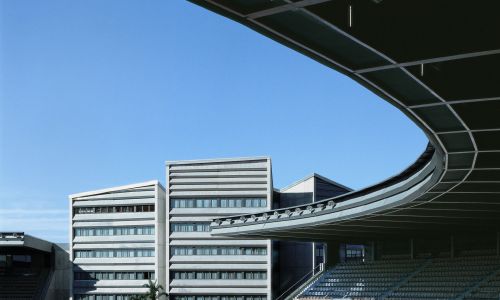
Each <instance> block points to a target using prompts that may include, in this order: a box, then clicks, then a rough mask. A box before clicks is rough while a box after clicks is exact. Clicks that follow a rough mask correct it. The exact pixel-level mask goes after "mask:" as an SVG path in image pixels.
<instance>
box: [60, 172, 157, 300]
mask: <svg viewBox="0 0 500 300" xmlns="http://www.w3.org/2000/svg"><path fill="white" fill-rule="evenodd" d="M69 200H70V223H71V224H70V229H71V230H70V260H71V261H72V263H73V272H72V273H71V276H72V280H71V282H72V284H71V286H70V289H71V292H70V294H71V299H89V300H97V299H106V300H110V299H112V300H126V299H128V298H129V297H130V296H131V295H135V294H140V293H144V292H146V290H147V289H146V288H144V287H143V285H144V284H146V283H147V282H148V279H153V280H155V279H156V280H157V281H158V282H159V283H160V284H162V285H163V286H165V273H166V269H165V236H166V235H165V212H166V210H165V190H164V188H163V187H162V186H161V185H160V183H159V182H158V181H148V182H144V183H138V184H131V185H126V186H120V187H114V188H110V189H103V190H97V191H92V192H85V193H80V194H74V195H70V196H69Z"/></svg>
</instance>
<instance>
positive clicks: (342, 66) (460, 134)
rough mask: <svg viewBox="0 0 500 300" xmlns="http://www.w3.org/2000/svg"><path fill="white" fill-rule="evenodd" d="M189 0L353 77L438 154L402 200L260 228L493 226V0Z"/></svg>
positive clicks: (496, 120) (497, 116) (498, 124)
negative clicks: (438, 163) (426, 182)
mask: <svg viewBox="0 0 500 300" xmlns="http://www.w3.org/2000/svg"><path fill="white" fill-rule="evenodd" d="M192 2H195V3H197V4H199V5H201V6H204V7H205V8H208V9H210V10H213V11H215V12H217V13H219V14H222V15H224V16H227V17H229V18H231V19H233V20H235V21H237V22H240V23H242V24H244V25H246V26H248V27H250V28H252V29H254V30H256V31H258V32H260V33H262V34H264V35H266V36H268V37H270V38H272V39H274V40H276V41H278V42H280V43H282V44H284V45H286V46H288V47H290V48H292V49H294V50H297V51H299V52H301V53H303V54H305V55H307V56H309V57H311V58H313V59H314V60H317V61H318V62H320V63H322V64H325V65H327V66H329V67H331V68H333V69H335V70H337V71H339V72H341V73H343V74H346V75H347V76H349V77H351V78H352V79H354V80H356V81H357V82H359V83H360V84H362V85H363V86H365V87H366V88H368V89H370V90H371V91H373V92H375V93H376V94H378V95H379V96H380V97H382V98H384V99H385V100H387V101H388V102H390V103H391V104H393V105H395V106H396V107H398V108H399V109H400V110H401V111H402V112H403V113H405V114H406V115H407V116H408V117H409V118H411V119H412V120H413V121H414V122H415V123H416V124H417V125H418V126H419V127H420V128H422V130H424V132H425V133H426V134H427V136H428V137H429V140H430V142H431V144H432V145H433V146H434V148H436V151H439V152H440V153H442V157H443V159H442V164H443V170H444V172H443V173H442V177H441V178H440V179H439V181H438V182H437V184H436V185H435V186H434V187H432V188H430V189H429V190H427V191H426V192H425V193H423V194H422V195H421V196H420V197H419V198H418V199H416V200H414V201H412V202H410V203H407V204H404V205H402V206H399V207H396V208H393V209H388V210H385V211H381V212H377V213H375V214H371V215H369V216H362V217H357V218H353V219H349V220H346V221H342V222H334V223H329V224H324V225H321V226H315V227H314V233H312V231H311V230H310V229H309V228H307V227H304V228H303V234H302V233H301V232H302V231H301V230H294V231H293V232H291V231H290V232H286V231H282V232H279V231H274V232H269V233H265V232H263V233H262V234H259V236H268V237H279V236H282V237H284V236H287V235H293V236H295V237H299V238H300V237H303V238H311V237H313V236H314V235H318V237H317V238H318V239H320V238H328V236H330V237H333V236H344V235H345V236H353V235H359V236H374V235H387V234H390V235H392V234H409V233H422V232H427V233H428V232H429V231H430V230H432V231H433V232H436V231H457V230H460V231H463V230H471V231H476V230H498V229H499V225H500V76H499V70H500V18H499V17H498V13H499V12H500V1H495V0H491V1H475V2H474V1H451V0H442V1H435V0H432V1H431V0H423V1H422V0H419V1H401V0H351V1H346V0H334V1H327V0H305V1H287V0H274V1H269V0H258V1H246V0H192ZM367 146H369V145H367ZM360 171H362V170H360Z"/></svg>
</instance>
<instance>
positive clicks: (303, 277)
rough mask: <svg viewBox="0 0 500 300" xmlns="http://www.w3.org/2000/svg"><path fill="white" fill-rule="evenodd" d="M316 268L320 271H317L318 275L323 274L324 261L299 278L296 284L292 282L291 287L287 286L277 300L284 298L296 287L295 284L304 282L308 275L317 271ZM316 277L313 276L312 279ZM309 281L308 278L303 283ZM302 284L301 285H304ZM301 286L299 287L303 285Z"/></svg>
mask: <svg viewBox="0 0 500 300" xmlns="http://www.w3.org/2000/svg"><path fill="white" fill-rule="evenodd" d="M316 269H319V271H320V272H319V273H317V275H319V274H321V273H322V272H323V271H324V263H320V264H319V265H317V266H316V267H314V268H313V269H312V270H311V271H309V272H307V274H305V275H304V276H302V277H301V278H300V279H299V280H297V281H296V282H295V283H294V284H292V285H291V286H290V287H289V288H287V289H286V290H285V291H284V292H283V293H281V295H279V296H278V297H277V298H276V299H275V300H279V299H283V297H284V296H285V294H286V293H287V292H288V291H290V290H291V289H292V288H294V287H295V286H297V285H298V284H299V283H300V282H302V281H303V280H304V279H306V278H307V277H309V275H311V274H314V272H315V271H316ZM312 278H314V276H313V277H311V278H310V279H312ZM306 283H308V280H307V281H306V282H303V283H302V285H304V284H306ZM302 285H301V286H302ZM301 286H299V287H301Z"/></svg>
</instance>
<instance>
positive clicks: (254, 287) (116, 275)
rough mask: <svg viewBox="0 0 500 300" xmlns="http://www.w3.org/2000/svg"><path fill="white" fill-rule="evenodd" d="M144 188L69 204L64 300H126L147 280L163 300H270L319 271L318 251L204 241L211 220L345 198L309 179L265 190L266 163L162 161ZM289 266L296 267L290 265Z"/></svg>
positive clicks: (292, 245)
mask: <svg viewBox="0 0 500 300" xmlns="http://www.w3.org/2000/svg"><path fill="white" fill-rule="evenodd" d="M166 171H167V172H166V173H167V180H166V184H167V188H166V190H165V189H164V188H163V187H162V186H161V185H160V183H159V182H158V181H149V182H145V183H138V184H132V185H126V186H120V187H114V188H109V189H103V190H97V191H91V192H85V193H79V194H74V195H71V196H70V197H69V198H70V207H71V213H70V220H71V233H70V241H71V243H70V257H71V261H72V262H73V273H72V276H73V278H72V279H71V282H72V284H71V295H72V296H73V299H76V300H82V299H85V300H126V299H128V298H130V296H131V295H134V294H141V293H144V292H146V289H145V288H144V287H143V285H144V284H145V283H147V281H148V279H153V280H157V281H158V282H159V283H160V284H161V285H163V286H164V287H165V291H166V292H167V293H169V294H170V299H171V300H271V299H275V298H276V297H277V296H280V295H281V296H283V295H286V293H287V292H289V291H290V290H291V288H292V287H294V286H295V285H296V284H298V283H300V280H303V279H304V278H307V277H308V276H311V275H312V274H313V273H314V271H315V270H318V268H317V267H318V265H319V264H321V263H322V262H323V261H324V255H323V253H324V249H323V245H322V244H321V243H317V244H314V243H310V242H303V243H299V242H285V241H281V242H278V241H275V242H271V241H270V240H268V239H242V238H230V237H221V236H214V235H212V234H211V232H210V224H211V222H212V221H213V219H216V218H225V217H226V216H227V217H229V216H234V215H238V214H254V213H255V214H258V213H260V212H263V211H268V210H270V209H280V208H282V207H291V206H294V205H301V204H304V203H313V202H315V201H319V200H322V199H325V198H329V197H334V196H337V195H340V194H343V193H345V192H347V191H349V189H348V188H346V187H344V186H342V185H340V184H337V183H335V182H333V181H331V180H329V179H327V178H324V177H321V176H319V175H317V174H313V175H312V176H309V177H306V178H305V179H303V180H300V181H298V182H296V183H294V184H292V185H290V186H288V187H286V188H284V189H281V190H278V189H274V188H273V183H272V171H271V160H270V158H268V157H251V158H229V159H210V160H187V161H170V162H167V163H166ZM297 258H299V259H297Z"/></svg>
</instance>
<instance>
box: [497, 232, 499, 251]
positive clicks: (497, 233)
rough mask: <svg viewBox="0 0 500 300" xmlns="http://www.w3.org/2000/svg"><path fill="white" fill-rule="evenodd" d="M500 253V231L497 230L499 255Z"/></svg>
mask: <svg viewBox="0 0 500 300" xmlns="http://www.w3.org/2000/svg"><path fill="white" fill-rule="evenodd" d="M499 255H500V232H498V231H497V256H499Z"/></svg>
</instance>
